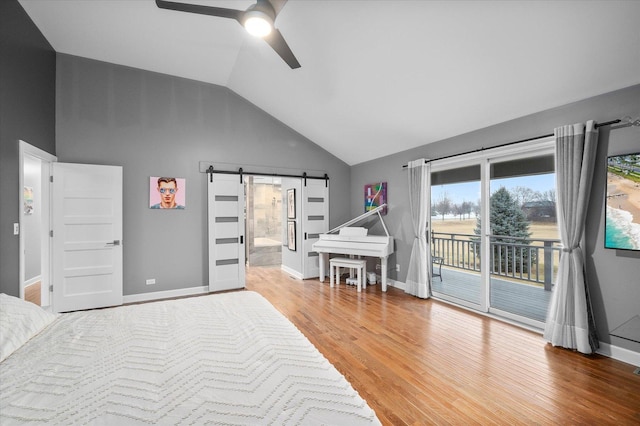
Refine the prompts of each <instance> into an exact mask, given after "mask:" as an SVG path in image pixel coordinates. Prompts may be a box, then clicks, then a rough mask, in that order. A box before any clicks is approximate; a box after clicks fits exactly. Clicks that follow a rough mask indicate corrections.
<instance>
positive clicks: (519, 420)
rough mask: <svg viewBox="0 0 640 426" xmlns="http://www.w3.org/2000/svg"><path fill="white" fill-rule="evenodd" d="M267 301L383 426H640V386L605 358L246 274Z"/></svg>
mask: <svg viewBox="0 0 640 426" xmlns="http://www.w3.org/2000/svg"><path fill="white" fill-rule="evenodd" d="M247 289H248V290H252V291H255V292H258V293H260V294H262V295H263V296H264V297H265V298H266V299H268V300H269V301H270V302H271V303H272V304H273V305H274V306H275V307H276V308H277V309H278V310H279V311H280V312H282V313H283V314H284V315H285V316H286V317H287V318H289V320H290V321H291V322H293V323H294V324H295V325H296V326H297V327H298V329H300V331H302V333H304V334H305V335H306V336H307V338H308V339H309V340H310V341H311V342H312V343H313V344H314V345H315V346H316V347H317V348H318V349H319V350H320V352H322V353H323V354H324V356H325V357H326V358H327V359H328V360H329V361H330V362H331V363H332V364H333V365H334V366H335V367H336V368H337V369H338V370H339V371H340V372H341V373H342V374H344V376H345V377H346V378H347V380H349V382H351V384H352V386H353V387H354V388H355V389H356V390H357V391H358V392H359V393H360V395H361V396H362V397H363V398H364V399H365V400H366V401H367V402H368V404H369V406H371V408H373V409H374V410H375V412H376V414H377V415H378V418H379V419H380V421H381V422H382V423H383V424H385V425H424V424H509V425H512V424H544V425H546V424H598V425H600V424H616V425H631V424H634V425H638V424H640V376H638V375H635V374H633V371H634V369H635V367H634V366H631V365H629V364H625V363H623V362H620V361H616V360H613V359H610V358H606V357H603V356H600V355H594V356H584V355H581V354H579V353H576V352H572V351H568V350H564V349H557V348H553V347H552V346H550V345H547V344H546V343H545V341H544V340H543V339H542V336H540V335H539V334H536V333H533V332H530V331H527V330H523V329H520V328H518V327H515V326H512V325H509V324H506V323H503V322H500V321H497V320H494V319H491V318H487V317H484V316H481V315H477V314H474V313H470V312H468V311H466V310H463V309H458V308H456V307H453V306H450V305H447V304H444V303H441V302H438V301H434V300H422V299H417V298H414V297H412V296H408V295H406V294H405V293H404V292H403V291H401V290H398V289H395V288H393V287H391V288H390V289H389V291H388V292H387V293H382V292H381V290H380V285H377V286H373V287H367V289H366V290H364V291H363V292H362V293H360V294H358V293H357V292H356V289H355V287H352V286H345V285H344V284H342V285H340V286H339V287H337V288H330V287H329V283H328V280H327V281H326V282H325V283H320V282H319V281H318V280H317V279H316V280H304V281H300V280H296V279H293V278H291V277H289V276H288V275H286V274H284V273H282V272H281V271H280V270H279V269H267V268H247Z"/></svg>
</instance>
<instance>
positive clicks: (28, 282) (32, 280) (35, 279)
mask: <svg viewBox="0 0 640 426" xmlns="http://www.w3.org/2000/svg"><path fill="white" fill-rule="evenodd" d="M38 281H42V275H37V276H35V277H33V278H30V279H28V280H26V281H25V282H24V286H25V288H26V287H29V286H30V285H34V284H35V283H37V282H38Z"/></svg>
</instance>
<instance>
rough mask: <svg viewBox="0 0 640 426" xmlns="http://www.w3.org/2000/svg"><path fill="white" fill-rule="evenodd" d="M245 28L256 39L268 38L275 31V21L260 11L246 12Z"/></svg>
mask: <svg viewBox="0 0 640 426" xmlns="http://www.w3.org/2000/svg"><path fill="white" fill-rule="evenodd" d="M244 28H245V29H246V30H247V32H248V33H249V34H251V35H252V36H255V37H266V36H268V35H269V34H270V33H271V30H272V29H273V19H271V17H270V16H269V15H267V14H266V13H264V12H262V11H260V10H249V11H247V12H245V17H244Z"/></svg>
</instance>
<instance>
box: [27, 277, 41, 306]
mask: <svg viewBox="0 0 640 426" xmlns="http://www.w3.org/2000/svg"><path fill="white" fill-rule="evenodd" d="M40 286H41V283H40V281H38V282H36V283H34V284H31V285H30V286H27V287H25V288H24V300H26V301H27V302H31V303H35V304H36V305H38V306H40V305H41V296H42V295H41V290H40Z"/></svg>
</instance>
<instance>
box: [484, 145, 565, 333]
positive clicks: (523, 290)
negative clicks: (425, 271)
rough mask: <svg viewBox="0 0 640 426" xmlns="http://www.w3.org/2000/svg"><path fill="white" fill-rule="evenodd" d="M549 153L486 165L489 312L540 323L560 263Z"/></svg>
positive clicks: (552, 171)
mask: <svg viewBox="0 0 640 426" xmlns="http://www.w3.org/2000/svg"><path fill="white" fill-rule="evenodd" d="M553 163H554V158H553V154H542V155H526V156H525V157H524V158H520V157H519V156H516V158H512V159H504V160H498V161H495V162H492V163H491V164H490V170H491V182H490V193H491V196H490V198H489V217H490V223H491V226H490V235H489V244H490V257H491V258H490V268H491V273H490V275H489V276H490V286H489V292H490V299H489V300H490V310H494V311H495V312H496V313H500V314H501V315H503V316H508V317H511V316H514V317H515V319H517V320H521V321H522V320H523V318H525V319H527V321H526V322H528V320H531V321H534V323H544V321H545V319H546V314H547V306H548V304H549V299H550V297H551V289H552V285H553V282H554V279H555V273H556V272H557V265H558V259H559V251H560V248H559V243H560V241H559V237H558V227H557V221H556V206H555V203H556V197H555V173H554V164H553Z"/></svg>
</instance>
